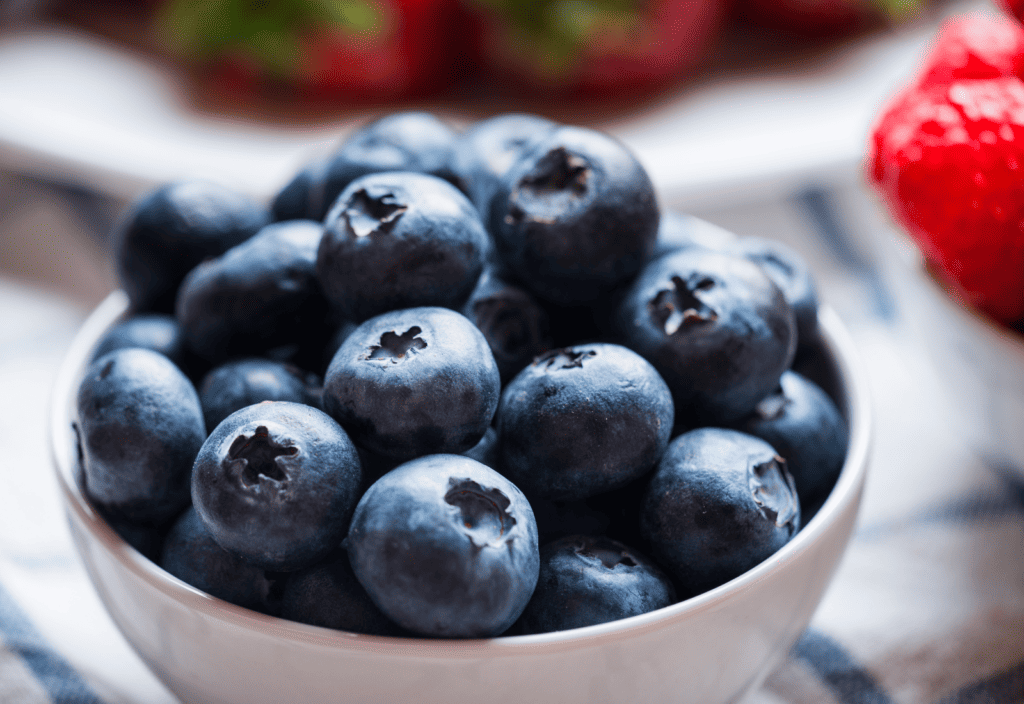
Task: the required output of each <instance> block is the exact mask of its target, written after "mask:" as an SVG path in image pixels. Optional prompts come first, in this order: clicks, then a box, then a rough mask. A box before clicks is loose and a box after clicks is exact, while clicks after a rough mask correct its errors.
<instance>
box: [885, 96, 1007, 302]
mask: <svg viewBox="0 0 1024 704" xmlns="http://www.w3.org/2000/svg"><path fill="white" fill-rule="evenodd" d="M872 146H873V150H872V154H871V157H870V158H871V179H872V181H873V182H874V185H875V186H876V188H877V189H878V192H879V193H880V195H881V196H882V198H883V199H884V200H885V202H886V203H887V205H888V207H889V209H890V212H891V213H892V215H893V217H894V218H895V219H896V220H897V222H899V224H900V225H902V226H903V227H904V228H905V229H906V231H907V232H908V233H909V234H910V236H911V237H913V238H914V240H915V241H916V242H917V243H918V245H919V246H920V247H921V250H922V252H923V253H924V255H925V257H926V258H927V259H928V260H929V261H931V262H932V263H933V265H935V267H936V268H937V269H938V270H939V272H940V273H941V274H942V275H943V276H944V277H946V278H947V279H948V280H949V281H950V282H951V283H953V284H954V285H955V287H956V288H957V289H959V291H960V293H961V294H962V295H963V297H964V299H965V300H966V301H967V302H969V303H971V304H973V305H975V306H977V307H978V308H980V309H981V310H982V311H984V312H986V313H988V314H989V315H991V316H992V317H994V318H996V319H997V320H1001V321H1004V322H1009V321H1012V320H1015V319H1018V318H1021V317H1022V316H1024V83H1022V81H1021V80H1020V79H1019V78H1017V77H1002V78H995V79H988V80H965V81H958V82H954V83H951V84H949V85H935V84H932V85H930V86H927V85H926V86H921V87H915V88H912V89H910V90H909V91H908V92H906V93H905V94H903V95H902V96H900V97H899V98H897V99H896V100H895V101H894V103H893V104H892V105H891V106H890V107H889V109H888V110H887V111H886V113H885V114H884V115H883V116H882V118H881V120H880V121H879V123H878V125H877V127H876V129H875V132H874V135H873V143H872Z"/></svg>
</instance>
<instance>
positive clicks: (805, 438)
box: [736, 371, 849, 506]
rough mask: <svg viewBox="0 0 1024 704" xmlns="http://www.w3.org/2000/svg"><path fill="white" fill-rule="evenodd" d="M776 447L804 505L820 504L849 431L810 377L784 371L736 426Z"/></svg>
mask: <svg viewBox="0 0 1024 704" xmlns="http://www.w3.org/2000/svg"><path fill="white" fill-rule="evenodd" d="M736 427H737V428H738V429H739V430H742V431H744V432H747V433H750V434H751V435H756V436H757V437H759V438H761V439H762V440H765V441H766V442H768V443H770V444H771V445H772V447H774V448H775V449H776V450H777V451H778V453H779V454H780V455H781V456H782V457H784V458H785V459H786V467H787V468H788V469H789V472H790V474H792V475H793V479H794V480H795V481H796V488H797V490H798V491H799V492H800V497H801V502H802V503H803V504H804V505H805V506H811V505H812V504H820V503H821V502H822V501H823V500H824V499H825V497H826V496H827V495H828V493H829V491H831V490H832V486H833V485H834V484H835V481H836V479H837V478H838V477H839V472H840V470H841V469H842V468H843V461H844V460H845V459H846V446H847V442H848V439H849V438H848V433H847V429H846V422H845V421H844V420H843V416H842V414H840V412H839V409H838V408H837V407H836V405H835V403H833V401H832V399H830V398H829V397H828V395H827V394H826V393H825V392H824V391H822V389H821V388H820V387H819V386H818V385H817V384H815V383H814V382H812V381H810V380H809V379H807V378H805V377H803V376H801V375H800V374H797V373H796V372H793V371H788V372H786V373H785V374H783V375H782V379H781V380H780V381H779V388H778V389H777V390H776V391H775V392H774V393H772V394H769V395H768V396H766V397H765V398H764V399H762V400H761V402H760V403H758V404H757V407H756V408H755V409H754V412H753V413H751V414H750V415H749V416H747V417H746V418H744V419H743V421H741V422H740V423H739V424H738V425H737V426H736Z"/></svg>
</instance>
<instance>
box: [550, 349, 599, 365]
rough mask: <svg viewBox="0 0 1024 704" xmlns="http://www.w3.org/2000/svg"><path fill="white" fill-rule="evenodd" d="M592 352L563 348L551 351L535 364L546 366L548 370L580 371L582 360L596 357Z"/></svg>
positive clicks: (595, 353)
mask: <svg viewBox="0 0 1024 704" xmlns="http://www.w3.org/2000/svg"><path fill="white" fill-rule="evenodd" d="M596 356H597V352H596V351H594V350H579V349H573V348H571V347H563V348H562V349H560V350H551V351H550V352H546V353H545V354H543V355H541V356H540V357H538V358H537V361H536V364H546V366H547V368H548V369H551V368H555V369H582V368H583V360H584V359H588V358H590V357H596Z"/></svg>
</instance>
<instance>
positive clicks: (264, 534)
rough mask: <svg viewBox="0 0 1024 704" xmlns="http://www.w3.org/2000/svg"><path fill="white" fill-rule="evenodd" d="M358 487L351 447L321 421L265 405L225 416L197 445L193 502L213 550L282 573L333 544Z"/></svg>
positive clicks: (292, 408) (296, 409) (312, 414)
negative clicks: (217, 548) (216, 548)
mask: <svg viewBox="0 0 1024 704" xmlns="http://www.w3.org/2000/svg"><path fill="white" fill-rule="evenodd" d="M361 481H362V468H361V466H360V464H359V457H358V455H357V454H356V448H355V446H354V445H353V444H352V441H351V440H349V438H348V435H347V434H346V433H345V431H344V430H342V429H341V426H339V425H338V424H337V423H335V422H334V421H333V420H332V419H331V418H330V417H329V416H328V415H327V414H325V413H324V412H322V411H319V410H317V409H315V408H312V407H310V406H305V405H302V404H298V403H290V402H287V401H265V402H263V403H259V404H256V405H255V406H247V407H246V408H243V409H242V410H240V411H236V412H235V413H233V414H231V415H230V416H228V417H227V418H226V419H224V421H223V422H221V424H220V425H218V426H217V428H216V429H215V430H214V431H213V433H212V434H211V435H210V437H209V438H208V439H207V440H206V442H205V443H204V444H203V447H202V449H201V450H200V452H199V456H198V457H197V458H196V463H195V469H194V471H193V475H192V502H193V505H194V506H195V507H196V511H198V512H199V516H200V518H201V519H202V520H203V523H204V524H205V525H206V527H207V528H208V529H209V531H210V534H211V535H212V536H213V539H214V540H216V541H217V544H218V545H220V546H221V547H223V548H224V549H225V550H228V551H229V552H231V553H233V554H235V555H237V556H239V557H241V558H242V559H244V560H246V561H248V562H250V563H252V564H254V565H257V566H259V567H262V568H263V569H267V570H274V571H282V572H286V571H290V570H296V569H300V568H302V567H306V566H308V565H310V564H312V563H313V562H316V561H317V560H321V559H323V558H324V557H326V556H327V555H328V554H329V553H330V552H331V551H332V550H334V549H335V548H336V547H337V546H338V545H339V544H340V542H341V540H342V538H343V537H344V536H345V531H346V529H347V528H348V522H349V518H350V517H351V515H352V509H353V508H354V507H355V503H356V500H357V499H358V498H359V497H358V491H359V488H360V483H361Z"/></svg>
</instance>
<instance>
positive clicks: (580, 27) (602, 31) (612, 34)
mask: <svg viewBox="0 0 1024 704" xmlns="http://www.w3.org/2000/svg"><path fill="white" fill-rule="evenodd" d="M467 5H468V6H469V7H470V8H472V9H474V11H475V16H476V20H477V25H478V27H479V37H478V41H479V44H480V47H479V52H480V54H481V57H482V60H483V61H484V62H485V63H486V64H487V65H488V68H490V69H491V70H492V71H493V72H494V73H497V74H498V75H501V76H504V77H508V78H511V79H512V80H514V81H517V82H519V83H522V84H526V85H529V86H533V87H534V88H541V89H557V90H559V91H566V90H575V91H577V92H581V93H590V94H595V95H604V94H607V93H613V92H619V91H623V90H627V91H636V90H637V89H642V88H645V87H647V86H652V85H656V84H660V83H664V82H666V81H668V80H671V79H674V78H678V77H680V76H683V75H685V74H686V72H687V71H688V70H689V69H691V68H692V67H693V65H694V64H695V63H696V62H697V61H698V60H699V59H700V58H701V57H702V56H703V55H704V52H705V50H706V49H707V48H708V46H709V44H710V43H711V39H712V38H713V36H714V34H715V32H716V31H717V29H718V27H719V24H720V20H721V18H722V15H723V6H724V3H723V2H722V0H534V1H532V2H522V1H521V0H467Z"/></svg>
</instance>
